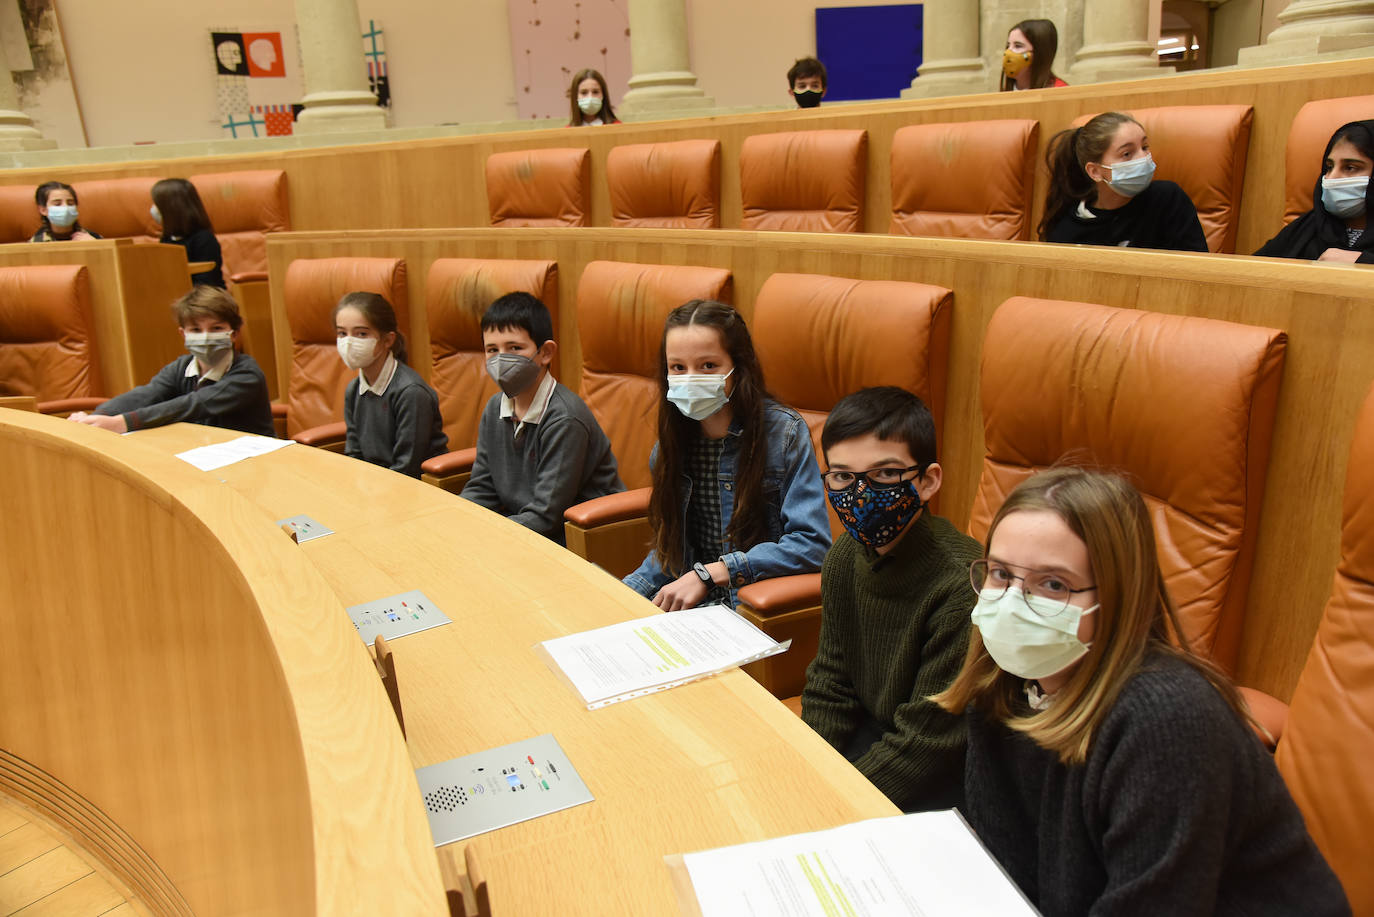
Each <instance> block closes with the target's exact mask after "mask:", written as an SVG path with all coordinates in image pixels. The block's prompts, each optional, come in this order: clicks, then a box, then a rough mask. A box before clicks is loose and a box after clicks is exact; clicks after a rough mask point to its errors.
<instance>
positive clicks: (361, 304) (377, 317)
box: [334, 290, 406, 363]
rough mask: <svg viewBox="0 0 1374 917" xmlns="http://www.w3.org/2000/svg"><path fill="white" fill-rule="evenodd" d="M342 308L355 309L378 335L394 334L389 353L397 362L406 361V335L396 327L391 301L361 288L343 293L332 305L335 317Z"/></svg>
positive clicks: (394, 311) (394, 312)
mask: <svg viewBox="0 0 1374 917" xmlns="http://www.w3.org/2000/svg"><path fill="white" fill-rule="evenodd" d="M343 309H357V310H358V312H359V313H360V314H361V315H362V317H363V320H364V321H366V322H367V323H368V324H369V325H371V326H372V327H373V329H375V330H376V332H377V333H378V334H380V335H387V334H394V335H396V340H395V341H393V342H392V344H391V355H392V356H393V357H395V358H396V362H397V363H405V362H406V336H405V335H404V334H402V333H401V330H400V328H399V327H397V323H396V310H395V309H393V308H392V307H391V303H389V302H387V299H386V297H385V296H383V295H382V294H380V293H368V292H365V291H362V290H359V291H356V292H353V293H345V294H344V295H343V297H342V298H341V299H340V300H339V304H338V305H337V306H335V307H334V318H335V319H337V318H338V317H339V312H340V311H341V310H343Z"/></svg>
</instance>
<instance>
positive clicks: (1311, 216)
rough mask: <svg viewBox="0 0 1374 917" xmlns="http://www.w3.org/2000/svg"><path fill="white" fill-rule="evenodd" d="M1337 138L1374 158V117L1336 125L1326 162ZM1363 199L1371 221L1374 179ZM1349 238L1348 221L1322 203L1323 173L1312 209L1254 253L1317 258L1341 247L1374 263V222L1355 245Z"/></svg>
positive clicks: (1324, 159)
mask: <svg viewBox="0 0 1374 917" xmlns="http://www.w3.org/2000/svg"><path fill="white" fill-rule="evenodd" d="M1337 138H1342V139H1346V140H1349V141H1350V142H1351V143H1353V144H1354V145H1355V147H1356V148H1357V149H1358V150H1359V151H1360V152H1361V153H1363V154H1364V155H1365V156H1369V157H1370V158H1374V120H1369V121H1351V122H1350V123H1349V124H1342V125H1341V126H1340V127H1339V128H1337V129H1336V132H1335V133H1334V134H1332V135H1331V139H1330V140H1328V141H1327V142H1326V150H1325V152H1323V153H1322V162H1323V163H1325V162H1326V158H1327V157H1328V156H1330V155H1331V148H1332V147H1334V146H1335V145H1336V140H1337ZM1364 200H1365V203H1364V212H1365V219H1366V220H1367V221H1368V220H1369V218H1370V217H1371V216H1374V181H1371V182H1370V183H1369V187H1368V188H1366V189H1365V198H1364ZM1371 222H1374V221H1371ZM1348 240H1349V236H1348V235H1347V234H1346V227H1345V220H1342V219H1341V218H1340V217H1337V216H1332V215H1331V214H1329V213H1327V212H1326V207H1325V206H1323V205H1322V180H1321V176H1318V178H1317V185H1316V187H1315V188H1314V189H1313V190H1312V209H1311V210H1309V211H1307V212H1306V213H1304V214H1303V215H1302V216H1300V217H1298V218H1297V219H1296V220H1294V221H1293V222H1291V223H1289V224H1288V225H1287V226H1285V227H1284V228H1283V230H1282V231H1280V232H1279V234H1278V235H1277V236H1275V237H1274V238H1272V239H1270V240H1269V241H1268V242H1266V243H1264V246H1263V247H1262V248H1261V249H1260V250H1259V251H1257V252H1255V254H1256V255H1266V256H1268V257H1272V258H1302V259H1304V260H1307V261H1315V260H1316V259H1317V258H1319V257H1321V254H1322V252H1324V251H1326V250H1327V249H1328V248H1340V249H1344V250H1346V251H1358V252H1363V253H1364V254H1362V255H1361V256H1360V263H1362V264H1364V263H1369V262H1374V225H1371V224H1370V223H1366V229H1365V231H1364V233H1363V234H1361V236H1360V238H1359V241H1357V242H1356V243H1355V244H1354V245H1351V244H1350V242H1349V241H1348Z"/></svg>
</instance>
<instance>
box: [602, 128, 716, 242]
mask: <svg viewBox="0 0 1374 917" xmlns="http://www.w3.org/2000/svg"><path fill="white" fill-rule="evenodd" d="M606 186H607V189H608V190H609V191H610V194H611V225H613V226H638V227H645V228H656V229H719V228H720V141H719V140H679V141H676V142H674V143H630V144H626V145H624V146H617V147H612V148H611V151H610V152H609V153H608V154H606Z"/></svg>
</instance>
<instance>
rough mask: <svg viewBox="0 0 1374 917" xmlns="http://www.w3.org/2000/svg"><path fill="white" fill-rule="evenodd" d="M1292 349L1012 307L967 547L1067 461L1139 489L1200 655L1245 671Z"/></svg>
mask: <svg viewBox="0 0 1374 917" xmlns="http://www.w3.org/2000/svg"><path fill="white" fill-rule="evenodd" d="M1286 347H1287V335H1285V334H1284V333H1283V332H1281V331H1275V330H1273V329H1271V328H1259V327H1255V326H1252V325H1238V324H1232V323H1230V322H1220V321H1215V320H1212V319H1205V318H1194V317H1188V316H1177V315H1161V314H1158V313H1153V312H1141V311H1136V310H1133V309H1112V308H1108V307H1106V306H1097V305H1089V304H1086V303H1074V302H1057V301H1053V300H1039V299H1027V298H1023V297H1015V298H1013V299H1009V300H1007V301H1006V302H1005V303H1003V304H1002V306H1001V307H1000V308H999V309H998V310H997V312H996V313H995V314H994V315H993V317H992V321H991V322H990V323H989V324H988V329H987V335H986V337H985V338H984V342H983V365H982V383H981V386H982V389H981V397H982V404H983V429H984V438H985V440H986V444H987V454H986V455H985V456H984V459H983V472H982V477H981V479H980V481H979V483H978V493H977V494H976V495H975V497H974V503H973V511H972V516H971V518H970V521H969V534H970V535H972V536H973V537H974V538H977V539H979V540H982V539H983V538H984V537H985V536H986V534H987V529H988V523H989V522H990V521H991V519H992V516H993V513H994V512H995V511H996V510H997V508H998V507H999V506H1001V504H1002V501H1003V500H1004V499H1005V498H1006V496H1007V494H1008V493H1010V492H1011V490H1012V488H1014V487H1015V486H1016V485H1017V484H1019V483H1021V482H1022V481H1023V480H1025V479H1026V478H1028V477H1029V476H1030V475H1031V474H1032V473H1034V472H1035V471H1037V470H1040V469H1042V468H1045V467H1046V466H1048V465H1052V464H1054V463H1055V462H1058V461H1060V460H1061V459H1067V460H1077V461H1085V462H1091V463H1095V464H1097V465H1100V466H1103V467H1106V468H1111V469H1117V470H1121V471H1123V472H1125V473H1127V474H1129V475H1130V476H1131V479H1132V480H1133V481H1134V482H1135V484H1136V486H1137V487H1139V488H1140V491H1141V493H1142V494H1144V496H1145V501H1146V503H1147V504H1148V505H1149V507H1150V510H1151V515H1152V517H1153V519H1154V524H1155V532H1156V537H1157V540H1158V547H1159V559H1160V565H1161V566H1162V568H1163V571H1164V576H1165V579H1166V581H1167V582H1168V585H1169V591H1170V594H1171V595H1172V596H1173V598H1174V601H1175V602H1176V603H1177V604H1178V607H1179V611H1180V614H1181V615H1182V619H1183V626H1184V629H1185V631H1186V633H1187V636H1188V638H1189V639H1190V641H1191V642H1192V645H1193V648H1194V649H1195V650H1197V651H1198V652H1200V653H1202V654H1204V655H1210V656H1211V657H1212V658H1213V659H1215V660H1216V661H1217V662H1218V663H1219V664H1220V665H1222V666H1223V667H1224V668H1226V669H1232V668H1233V667H1234V665H1235V662H1236V654H1237V651H1238V649H1239V646H1240V636H1241V626H1242V619H1243V617H1244V613H1245V601H1246V593H1247V591H1248V589H1249V584H1250V565H1251V563H1252V561H1253V558H1254V547H1255V541H1256V539H1257V537H1258V534H1259V526H1258V521H1259V510H1260V502H1261V499H1262V497H1263V495H1264V476H1265V471H1266V469H1267V467H1268V464H1269V440H1270V436H1271V434H1272V432H1273V428H1274V409H1275V403H1276V401H1277V399H1278V392H1279V379H1280V376H1281V374H1282V370H1283V358H1284V352H1285V349H1286Z"/></svg>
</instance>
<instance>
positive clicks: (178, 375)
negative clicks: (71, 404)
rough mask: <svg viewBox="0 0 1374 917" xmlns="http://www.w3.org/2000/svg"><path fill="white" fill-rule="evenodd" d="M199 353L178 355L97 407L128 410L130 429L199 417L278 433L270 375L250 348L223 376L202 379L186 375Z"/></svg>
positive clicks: (258, 431)
mask: <svg viewBox="0 0 1374 917" xmlns="http://www.w3.org/2000/svg"><path fill="white" fill-rule="evenodd" d="M194 359H195V357H193V356H191V355H190V354H189V353H188V354H186V355H184V356H180V357H177V358H176V359H175V360H173V361H172V362H170V363H168V364H167V365H166V366H164V367H162V369H160V370H158V372H157V375H155V376H153V378H152V381H151V382H149V383H148V384H147V385H140V386H138V387H137V388H133V389H130V390H129V391H127V392H125V393H124V394H122V395H120V396H118V397H116V398H111V399H110V400H109V401H107V402H105V403H104V404H102V405H101V406H100V407H98V408H96V409H95V411H94V413H96V414H106V415H109V416H111V417H113V416H115V415H116V414H123V415H124V422H125V423H127V424H128V425H129V429H130V430H140V429H143V428H144V427H160V426H162V425H164V424H169V423H180V422H183V421H185V422H189V423H199V424H205V425H206V426H210V427H227V428H228V429H230V430H242V431H243V432H244V433H256V434H258V435H260V436H276V435H277V434H276V431H275V430H274V429H273V427H272V403H271V401H270V399H269V398H268V397H267V380H266V378H264V377H263V374H262V370H261V369H260V368H259V367H258V364H257V362H256V361H255V360H254V359H253V358H252V357H250V356H248V354H246V353H235V354H234V360H233V362H232V363H230V364H229V368H228V369H227V370H225V371H224V375H223V376H222V377H220V379H219V381H218V382H206V383H205V384H204V385H198V383H199V381H200V378H199V377H198V376H188V375H186V367H187V366H188V365H189V364H190V362H191V361H192V360H194Z"/></svg>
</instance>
